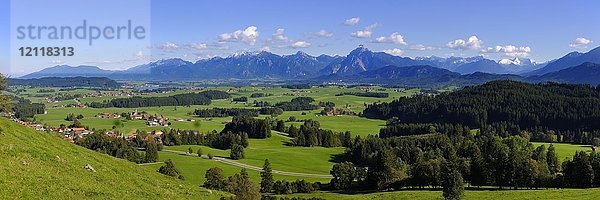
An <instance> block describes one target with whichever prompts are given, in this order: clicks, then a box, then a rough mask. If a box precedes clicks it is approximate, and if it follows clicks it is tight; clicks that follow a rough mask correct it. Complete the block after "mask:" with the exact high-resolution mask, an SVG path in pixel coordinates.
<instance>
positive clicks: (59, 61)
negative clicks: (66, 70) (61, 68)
mask: <svg viewBox="0 0 600 200" xmlns="http://www.w3.org/2000/svg"><path fill="white" fill-rule="evenodd" d="M62 63H64V62H63V61H62V60H52V64H62Z"/></svg>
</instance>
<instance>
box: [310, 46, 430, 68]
mask: <svg viewBox="0 0 600 200" xmlns="http://www.w3.org/2000/svg"><path fill="white" fill-rule="evenodd" d="M425 64H430V63H429V62H425V61H418V60H413V59H411V58H404V57H399V56H393V55H390V54H387V53H384V52H372V51H370V50H369V49H367V48H365V47H363V46H362V45H361V46H359V47H358V48H356V49H354V50H352V51H351V52H350V54H348V55H347V56H346V58H344V59H343V60H340V61H338V62H333V63H331V64H329V65H327V66H326V67H325V68H323V69H322V70H321V71H320V74H324V75H330V74H337V75H352V74H357V73H361V72H365V71H370V70H376V69H379V68H382V67H385V66H389V65H393V66H397V67H404V66H413V65H425Z"/></svg>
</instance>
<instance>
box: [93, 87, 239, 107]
mask: <svg viewBox="0 0 600 200" xmlns="http://www.w3.org/2000/svg"><path fill="white" fill-rule="evenodd" d="M229 97H230V94H229V93H227V92H223V91H218V90H209V91H204V92H199V93H187V94H176V95H173V96H167V97H131V98H118V99H112V100H110V101H108V102H104V103H99V102H92V103H89V104H88V106H90V107H93V108H107V107H117V108H137V107H152V106H188V105H209V104H210V103H211V100H215V99H226V98H229Z"/></svg>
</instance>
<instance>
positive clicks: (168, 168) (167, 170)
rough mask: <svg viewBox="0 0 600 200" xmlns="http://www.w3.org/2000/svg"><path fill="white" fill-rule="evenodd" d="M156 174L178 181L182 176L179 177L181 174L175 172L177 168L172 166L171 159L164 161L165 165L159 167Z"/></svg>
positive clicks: (177, 171)
mask: <svg viewBox="0 0 600 200" xmlns="http://www.w3.org/2000/svg"><path fill="white" fill-rule="evenodd" d="M158 172H159V173H161V174H164V175H167V176H172V177H176V178H178V179H183V176H182V175H181V173H180V172H179V170H177V168H175V165H173V162H172V161H171V159H169V160H167V161H165V165H163V166H161V167H160V168H159V169H158Z"/></svg>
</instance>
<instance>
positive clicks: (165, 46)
mask: <svg viewBox="0 0 600 200" xmlns="http://www.w3.org/2000/svg"><path fill="white" fill-rule="evenodd" d="M178 48H179V45H177V44H175V43H171V42H166V43H165V44H163V45H162V46H161V49H165V50H173V49H178Z"/></svg>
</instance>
